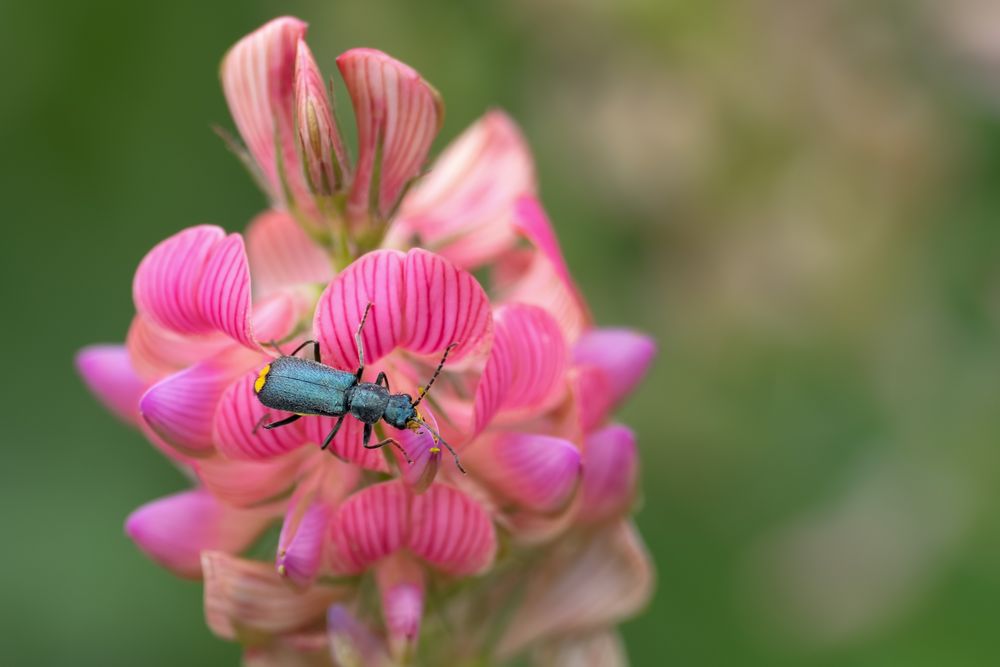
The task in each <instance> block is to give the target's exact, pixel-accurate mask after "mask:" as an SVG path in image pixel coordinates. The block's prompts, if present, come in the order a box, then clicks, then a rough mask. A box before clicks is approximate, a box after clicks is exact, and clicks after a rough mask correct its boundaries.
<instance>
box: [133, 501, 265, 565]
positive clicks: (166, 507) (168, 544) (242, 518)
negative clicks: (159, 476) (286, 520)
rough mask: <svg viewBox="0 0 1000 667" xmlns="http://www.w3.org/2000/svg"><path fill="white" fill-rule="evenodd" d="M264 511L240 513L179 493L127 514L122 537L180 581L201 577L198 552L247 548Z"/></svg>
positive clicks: (257, 532) (260, 525) (260, 527)
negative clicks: (172, 573) (185, 578)
mask: <svg viewBox="0 0 1000 667" xmlns="http://www.w3.org/2000/svg"><path fill="white" fill-rule="evenodd" d="M273 516H274V515H273V512H271V511H270V510H266V509H264V510H260V509H258V510H241V509H237V508H234V507H230V506H228V505H224V504H222V503H220V502H219V501H218V500H216V499H215V498H214V497H213V496H212V495H211V494H209V493H207V492H205V491H202V490H195V491H184V492H182V493H177V494H174V495H172V496H167V497H165V498H160V499H159V500H154V501H153V502H151V503H147V504H146V505H143V506H142V507H140V508H139V509H137V510H135V511H134V512H132V514H130V515H129V517H128V519H126V521H125V532H126V533H127V534H128V536H129V537H130V538H132V541H133V542H135V543H136V545H137V546H138V547H139V548H140V549H141V550H142V551H143V552H144V553H145V554H146V555H147V556H149V557H150V558H152V559H153V560H154V561H156V562H157V563H159V564H160V565H162V566H163V567H165V568H167V569H168V570H170V571H171V572H174V573H175V574H178V575H180V576H182V577H190V578H198V577H199V576H201V552H202V551H204V550H206V549H208V550H217V551H224V552H226V553H237V552H239V551H242V550H243V549H245V548H246V547H248V546H249V545H250V544H251V543H252V542H253V541H254V540H255V539H256V538H257V536H258V535H260V534H261V533H262V532H263V530H264V528H266V527H267V524H268V523H269V522H270V521H271V520H272V518H273Z"/></svg>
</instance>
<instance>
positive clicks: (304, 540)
mask: <svg viewBox="0 0 1000 667" xmlns="http://www.w3.org/2000/svg"><path fill="white" fill-rule="evenodd" d="M332 513H333V510H332V508H331V507H330V506H329V505H327V504H326V503H325V502H323V501H322V500H315V499H312V500H310V499H309V498H297V499H293V500H292V503H291V505H290V506H289V508H288V512H287V513H286V514H285V522H284V524H282V526H281V535H280V537H279V538H278V555H277V559H276V560H275V566H276V567H277V570H278V574H279V575H281V576H282V577H287V578H288V579H289V580H291V581H292V582H293V583H295V584H296V585H297V586H300V587H306V586H308V585H309V584H311V583H312V582H313V581H314V580H315V579H316V575H317V574H318V573H319V569H320V566H321V565H322V563H323V550H324V546H325V544H326V535H327V526H329V523H330V516H331V515H332Z"/></svg>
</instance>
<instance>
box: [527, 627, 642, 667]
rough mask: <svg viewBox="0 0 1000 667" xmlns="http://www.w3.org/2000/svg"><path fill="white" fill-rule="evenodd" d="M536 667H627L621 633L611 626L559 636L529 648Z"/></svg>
mask: <svg viewBox="0 0 1000 667" xmlns="http://www.w3.org/2000/svg"><path fill="white" fill-rule="evenodd" d="M532 664H535V665H538V666H539V667H628V657H627V656H626V655H625V647H624V645H622V640H621V637H619V636H618V633H617V632H615V631H613V630H605V631H604V632H600V633H594V634H588V635H580V636H574V637H565V638H560V639H557V640H555V641H551V642H546V643H545V645H544V646H540V647H538V648H537V649H536V650H534V651H532Z"/></svg>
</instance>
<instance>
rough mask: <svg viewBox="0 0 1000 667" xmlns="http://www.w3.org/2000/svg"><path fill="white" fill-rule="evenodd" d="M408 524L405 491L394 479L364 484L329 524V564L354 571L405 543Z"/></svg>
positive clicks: (340, 571)
mask: <svg viewBox="0 0 1000 667" xmlns="http://www.w3.org/2000/svg"><path fill="white" fill-rule="evenodd" d="M408 524H409V507H408V499H407V492H406V489H405V488H404V487H403V485H402V484H401V483H399V482H396V481H390V482H382V483H381V484H374V485H372V486H369V487H366V488H364V489H362V490H361V491H358V492H357V493H355V494H353V495H352V496H350V497H349V498H348V499H347V500H345V501H344V502H343V504H341V505H340V507H338V508H337V511H336V513H335V514H334V518H333V522H332V524H331V536H332V544H333V553H332V558H331V562H332V566H333V570H334V571H335V572H338V573H341V574H357V573H360V572H363V571H364V570H365V569H366V568H367V567H368V566H369V565H371V564H373V563H375V562H376V561H378V560H381V559H382V558H385V557H386V556H388V555H390V554H392V553H394V552H395V551H397V550H398V549H400V548H401V547H402V546H404V544H405V541H406V535H407V528H408Z"/></svg>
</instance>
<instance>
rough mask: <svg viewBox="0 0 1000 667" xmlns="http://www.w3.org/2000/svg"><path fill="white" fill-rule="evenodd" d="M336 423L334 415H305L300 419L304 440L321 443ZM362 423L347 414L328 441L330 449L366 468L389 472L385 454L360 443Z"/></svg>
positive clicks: (362, 433)
mask: <svg viewBox="0 0 1000 667" xmlns="http://www.w3.org/2000/svg"><path fill="white" fill-rule="evenodd" d="M336 423H337V418H335V417H314V416H309V417H305V418H303V420H302V433H303V437H304V438H305V441H306V442H308V443H311V444H314V445H316V446H317V447H318V446H320V445H322V444H323V441H324V440H325V439H326V436H327V434H329V433H330V431H331V430H333V426H334V424H336ZM363 435H364V424H362V423H361V422H359V421H358V420H357V419H355V418H354V417H352V416H351V415H347V417H346V418H345V419H344V423H343V424H341V425H340V430H339V431H337V435H336V436H335V437H334V438H333V441H332V442H331V443H330V447H329V449H330V451H332V452H333V453H334V454H335V455H337V456H339V457H340V458H341V459H343V460H345V461H348V462H350V463H354V464H356V465H359V466H361V467H362V468H364V469H366V470H375V471H377V472H389V466H388V465H386V462H385V456H384V455H383V454H382V452H381V451H379V450H377V449H365V448H364V446H363V445H362V438H363Z"/></svg>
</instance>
